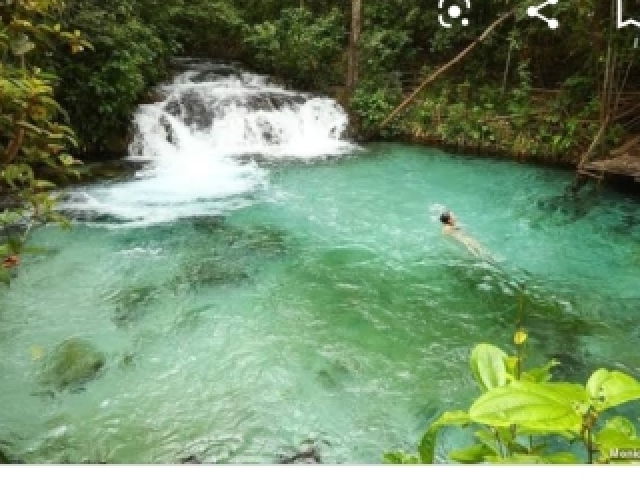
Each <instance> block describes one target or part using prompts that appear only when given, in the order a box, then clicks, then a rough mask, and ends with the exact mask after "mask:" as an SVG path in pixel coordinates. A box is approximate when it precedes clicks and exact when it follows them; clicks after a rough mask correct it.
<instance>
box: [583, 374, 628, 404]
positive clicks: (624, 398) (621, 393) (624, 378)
mask: <svg viewBox="0 0 640 480" xmlns="http://www.w3.org/2000/svg"><path fill="white" fill-rule="evenodd" d="M587 392H589V396H590V397H591V398H592V399H593V400H594V401H595V408H596V410H598V411H603V410H606V409H608V408H611V407H615V406H617V405H621V404H623V403H626V402H630V401H632V400H638V399H640V383H639V382H638V381H637V380H636V379H635V378H633V377H631V376H629V375H627V374H626V373H622V372H619V371H615V370H614V371H609V370H606V369H604V368H600V369H598V370H596V371H595V372H594V373H593V374H592V375H591V377H590V378H589V381H588V382H587Z"/></svg>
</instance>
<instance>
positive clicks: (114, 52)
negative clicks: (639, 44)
mask: <svg viewBox="0 0 640 480" xmlns="http://www.w3.org/2000/svg"><path fill="white" fill-rule="evenodd" d="M430 3H432V4H433V5H430V6H425V2H420V1H417V0H409V1H400V0H387V1H385V2H353V4H354V10H355V9H356V8H357V7H358V6H360V8H359V9H358V10H357V12H353V13H354V15H353V16H354V17H355V18H356V21H355V22H352V8H351V7H352V5H351V2H346V3H345V2H338V1H335V0H295V1H293V0H291V1H289V0H278V1H275V0H266V1H255V0H217V1H213V0H193V1H188V2H187V1H183V0H167V1H159V0H136V1H130V0H104V1H97V0H67V1H61V0H33V1H27V0H15V1H11V0H4V1H3V2H2V5H0V9H1V11H2V20H3V22H2V46H3V62H2V65H3V68H2V82H3V88H2V93H1V95H2V98H1V101H2V107H3V116H2V137H3V138H2V144H3V147H4V148H5V152H4V155H5V157H6V156H7V155H8V154H9V152H8V151H7V150H11V149H9V148H8V147H7V145H8V144H10V143H11V141H12V139H14V138H15V135H16V133H18V132H20V131H22V130H21V128H16V125H15V119H16V118H19V117H21V115H22V114H24V113H25V112H24V111H22V110H20V107H19V106H18V105H17V104H16V102H18V103H19V102H20V101H24V98H25V97H24V95H25V92H24V91H23V90H22V89H21V88H19V87H16V86H12V87H9V86H8V85H9V84H10V83H11V82H12V81H13V80H14V79H15V78H17V77H20V76H22V77H23V78H25V76H26V77H28V78H29V79H31V80H35V79H36V78H43V76H45V77H46V80H42V81H45V82H46V83H47V85H49V86H50V87H51V88H52V90H51V93H48V94H47V95H49V96H50V98H51V99H55V101H56V102H57V104H58V105H59V106H60V107H61V108H60V109H58V110H57V111H56V112H53V111H52V112H51V115H53V116H52V117H51V120H56V121H58V122H59V123H60V124H67V125H69V126H71V127H72V128H73V130H74V131H75V133H76V134H77V141H78V146H77V147H74V148H73V151H74V152H75V153H76V154H77V155H79V156H80V157H83V156H85V157H88V156H91V155H97V154H118V155H119V154H121V153H123V152H124V151H125V148H126V144H127V128H128V126H129V122H130V118H131V114H132V112H133V110H134V108H135V107H136V106H137V105H138V104H139V103H140V102H144V101H145V98H146V97H145V94H146V93H147V92H148V91H149V89H150V87H152V86H153V85H155V84H157V83H158V82H160V81H162V80H164V79H166V78H167V77H168V76H169V75H170V73H171V70H170V68H171V63H170V60H171V57H173V56H176V55H185V56H201V55H204V56H209V57H213V58H218V59H220V60H222V61H229V60H237V61H241V62H243V63H244V64H246V65H247V66H248V67H249V68H252V69H258V70H261V71H265V72H267V73H270V74H273V75H275V76H277V77H278V78H280V79H281V80H282V81H283V82H285V83H287V84H289V85H291V86H293V87H296V88H303V89H311V90H318V91H323V92H326V93H332V94H335V95H337V96H339V97H340V99H341V100H342V101H343V102H344V103H345V105H347V106H348V107H349V108H350V110H351V112H352V114H353V118H354V124H355V125H357V127H358V131H359V133H363V134H366V135H367V136H380V137H383V138H388V137H391V136H402V137H410V138H412V139H414V140H418V139H423V140H426V141H435V142H441V143H444V144H451V145H465V146H468V147H478V148H483V149H486V150H488V151H490V152H495V153H505V154H508V155H515V156H525V157H530V156H537V157H544V158H546V159H557V160H563V161H568V162H576V161H577V158H578V157H579V155H580V154H581V153H582V152H583V151H584V150H585V149H586V148H587V147H588V146H589V144H590V142H591V141H592V139H593V137H594V135H595V134H596V133H597V131H598V129H599V127H600V126H601V124H602V123H603V122H604V121H605V118H606V117H611V118H610V120H609V121H608V122H607V123H608V128H607V129H606V130H607V132H606V134H607V135H606V136H607V140H609V141H612V142H614V143H615V142H616V141H619V140H621V139H622V137H624V134H625V132H627V131H629V130H633V129H634V127H636V122H635V121H636V117H635V116H634V114H635V113H637V110H636V109H635V108H634V107H636V106H637V102H633V101H632V100H633V99H629V98H627V96H625V95H618V94H619V93H620V91H622V90H626V91H629V92H631V91H637V90H638V89H640V85H638V83H639V82H640V80H638V79H639V78H640V76H639V75H638V70H637V66H636V65H634V58H635V55H636V54H637V52H638V50H636V49H634V48H633V47H634V36H635V35H636V32H637V30H636V29H634V28H626V29H621V30H618V29H617V28H616V25H615V22H614V15H615V9H614V5H613V4H614V3H615V2H608V1H597V0H573V1H570V2H559V4H557V5H555V6H549V7H547V8H546V9H545V13H546V14H548V15H549V16H554V17H556V18H557V19H558V20H559V23H560V27H559V28H558V29H557V30H550V29H549V28H548V27H547V25H546V24H545V23H544V22H542V21H541V20H538V19H533V18H529V17H528V16H527V15H526V7H527V6H529V5H530V4H532V3H536V2H531V1H526V0H500V1H493V2H473V5H472V8H471V10H470V11H468V12H466V11H465V12H464V16H466V17H468V19H469V24H468V26H466V27H464V26H462V25H460V24H459V22H458V24H457V25H456V22H455V21H453V24H454V25H453V28H449V29H447V28H443V27H442V26H441V25H440V24H439V22H438V15H439V13H441V12H442V10H439V9H438V8H437V2H430ZM449 3H451V2H449ZM628 3H630V4H632V5H630V7H632V8H633V7H634V5H633V2H628ZM509 12H512V13H513V14H512V15H509V16H508V17H507V18H505V19H504V21H502V22H501V23H500V25H498V26H497V27H496V29H495V30H494V31H492V32H491V33H490V34H489V35H488V36H487V38H486V39H485V40H484V41H483V42H481V44H480V45H478V46H477V47H475V48H474V49H473V51H471V52H470V53H469V54H468V55H465V56H464V58H462V59H461V61H460V62H458V63H457V64H456V65H455V66H453V68H451V69H448V70H447V71H446V72H445V73H444V74H443V75H440V76H438V77H437V78H436V79H435V81H434V82H432V83H431V84H430V85H429V86H428V88H426V89H424V90H423V92H422V93H421V95H420V96H419V97H418V98H417V99H416V101H415V102H414V103H413V104H412V108H411V109H408V110H406V111H404V112H403V115H401V116H399V117H397V118H396V119H394V121H393V122H390V123H389V124H388V125H387V126H385V128H382V129H380V124H381V122H382V120H383V119H384V118H385V117H386V116H387V115H388V114H389V113H390V112H391V110H393V108H394V107H395V106H396V105H397V104H398V103H399V102H400V101H401V99H402V97H403V95H406V94H408V93H409V92H410V91H411V90H412V89H413V87H415V86H417V85H418V84H419V83H420V81H421V80H422V79H423V78H425V77H426V76H427V75H428V74H429V73H431V72H433V71H435V70H436V69H437V68H438V67H440V66H441V65H443V64H446V63H447V62H449V61H450V60H451V59H452V58H454V57H455V56H456V55H457V54H458V53H459V52H460V51H462V50H463V49H464V48H466V47H467V46H468V45H469V44H471V43H472V42H473V41H474V40H475V39H476V38H477V37H478V36H479V35H480V34H481V33H482V32H483V31H484V30H485V29H486V28H487V27H488V26H489V25H490V24H491V23H492V22H494V21H496V20H497V19H499V18H501V16H503V15H504V14H505V13H509ZM352 25H353V27H354V28H355V29H357V30H358V35H357V42H356V43H355V44H354V45H351V46H350V43H353V42H350V30H351V27H352ZM60 32H69V33H68V35H71V36H70V37H68V38H65V34H64V33H60ZM74 32H75V33H77V34H78V36H77V37H75V36H74ZM73 38H77V39H80V38H81V39H82V41H83V42H84V41H86V42H88V43H87V44H79V43H78V44H72V45H71V47H70V46H69V45H68V42H69V41H70V39H73ZM89 44H90V46H89ZM351 47H353V48H351ZM81 49H82V51H81ZM350 56H353V57H354V58H356V59H357V62H355V63H356V64H357V68H354V70H355V72H356V73H355V75H356V76H355V77H353V78H352V80H350V81H348V80H347V79H346V76H347V70H348V69H349V66H348V63H349V58H350ZM36 70H37V72H38V73H36ZM38 76H39V77H38ZM356 79H357V80H356ZM7 82H9V83H7ZM347 82H349V83H351V84H352V85H349V87H350V88H348V89H347V90H345V89H344V88H340V87H341V86H343V85H345V83H347ZM611 90H613V95H612V93H611ZM612 97H614V98H612ZM617 97H624V98H617ZM616 100H617V101H616ZM614 104H615V105H614ZM610 110H614V111H610ZM36 111H38V112H40V110H39V109H36ZM14 146H15V144H14ZM24 148H30V147H27V145H25V146H24V147H23V149H24ZM9 156H10V155H9ZM14 161H15V160H12V161H11V162H12V163H13V162H14Z"/></svg>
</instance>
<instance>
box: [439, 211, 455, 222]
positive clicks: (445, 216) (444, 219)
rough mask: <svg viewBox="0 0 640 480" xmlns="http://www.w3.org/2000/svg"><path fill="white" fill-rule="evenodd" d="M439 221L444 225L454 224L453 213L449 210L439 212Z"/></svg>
mask: <svg viewBox="0 0 640 480" xmlns="http://www.w3.org/2000/svg"><path fill="white" fill-rule="evenodd" d="M440 221H441V222H442V223H444V224H445V225H453V224H454V220H453V215H451V213H450V212H444V213H442V214H440Z"/></svg>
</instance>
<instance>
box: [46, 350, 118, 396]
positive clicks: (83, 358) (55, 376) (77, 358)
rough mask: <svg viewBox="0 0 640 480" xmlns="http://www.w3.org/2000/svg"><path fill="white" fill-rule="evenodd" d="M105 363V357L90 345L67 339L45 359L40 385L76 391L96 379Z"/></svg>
mask: <svg viewBox="0 0 640 480" xmlns="http://www.w3.org/2000/svg"><path fill="white" fill-rule="evenodd" d="M105 363H106V358H105V355H104V354H103V353H102V352H100V351H98V350H97V349H96V348H95V347H94V346H93V345H91V343H89V342H88V341H86V340H82V339H79V338H69V339H67V340H65V341H64V342H62V343H61V344H60V345H58V346H57V347H56V348H55V350H53V351H52V352H51V353H50V354H49V355H48V356H47V357H46V358H45V363H44V365H43V369H42V383H44V384H45V385H50V386H52V387H54V388H56V389H58V390H64V389H70V390H76V391H77V390H78V389H81V388H82V386H83V385H84V384H85V383H86V382H88V381H90V380H93V379H94V378H96V377H97V376H98V374H99V373H100V371H101V370H102V369H103V367H104V366H105Z"/></svg>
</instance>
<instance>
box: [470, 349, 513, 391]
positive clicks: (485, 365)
mask: <svg viewBox="0 0 640 480" xmlns="http://www.w3.org/2000/svg"><path fill="white" fill-rule="evenodd" d="M507 356H508V355H507V354H506V353H505V352H504V351H502V350H500V349H499V348H498V347H495V346H493V345H489V344H488V343H481V344H479V345H476V347H475V348H474V349H473V351H472V352H471V371H472V372H473V376H474V378H475V379H476V381H477V382H478V384H479V385H480V387H481V388H482V389H483V390H491V389H492V388H496V387H501V386H503V385H506V383H507V368H506V366H505V359H506V358H507Z"/></svg>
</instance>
